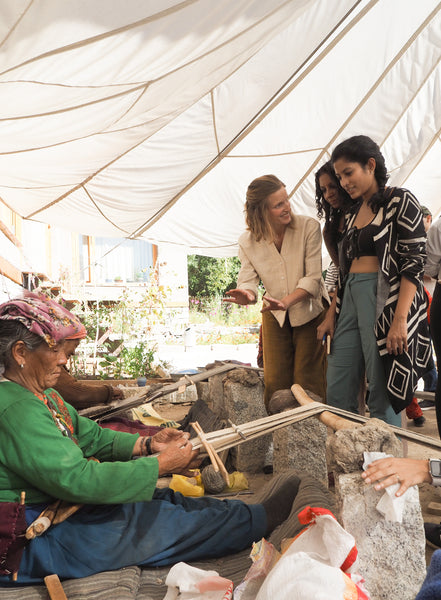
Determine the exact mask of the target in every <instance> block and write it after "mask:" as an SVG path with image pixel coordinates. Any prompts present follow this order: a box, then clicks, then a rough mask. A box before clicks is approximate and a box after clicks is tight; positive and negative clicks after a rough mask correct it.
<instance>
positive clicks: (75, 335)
mask: <svg viewBox="0 0 441 600" xmlns="http://www.w3.org/2000/svg"><path fill="white" fill-rule="evenodd" d="M0 320H6V321H19V322H20V323H22V324H23V325H24V326H25V327H26V329H28V330H29V331H31V332H32V333H35V334H36V335H39V336H40V337H42V338H43V339H44V341H45V342H46V344H47V345H48V346H49V347H51V348H53V347H54V346H56V345H57V344H58V343H59V342H61V340H64V339H67V338H68V339H81V338H84V337H86V329H85V327H84V325H83V324H82V323H81V322H80V321H79V319H78V318H77V317H76V316H75V315H73V314H72V313H71V312H69V311H68V310H67V309H66V308H64V307H63V306H61V305H60V304H58V302H55V301H54V300H51V299H50V298H48V297H47V296H44V295H42V294H41V295H40V294H33V293H31V292H27V293H26V294H25V296H24V298H16V299H15V300H8V302H4V303H3V304H0Z"/></svg>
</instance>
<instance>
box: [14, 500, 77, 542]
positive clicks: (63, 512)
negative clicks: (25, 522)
mask: <svg viewBox="0 0 441 600" xmlns="http://www.w3.org/2000/svg"><path fill="white" fill-rule="evenodd" d="M82 506H83V505H82V504H71V503H70V502H64V501H61V500H57V501H56V502H54V503H52V504H51V505H50V506H48V507H47V508H45V509H44V510H43V512H41V513H40V514H39V516H38V517H37V518H36V519H35V521H33V522H32V523H31V524H30V525H29V527H28V528H27V529H26V533H25V536H26V539H28V540H33V539H34V538H35V537H38V536H39V535H41V534H42V533H44V532H45V531H46V530H47V529H49V527H50V526H51V525H57V524H58V523H62V522H63V521H65V520H66V519H68V518H69V517H70V516H71V515H73V514H74V513H76V512H77V510H79V509H80V508H81V507H82Z"/></svg>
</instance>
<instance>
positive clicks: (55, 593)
mask: <svg viewBox="0 0 441 600" xmlns="http://www.w3.org/2000/svg"><path fill="white" fill-rule="evenodd" d="M44 583H45V585H46V588H47V591H48V594H49V598H50V600H67V596H66V594H65V593H64V590H63V586H62V585H61V581H60V578H59V577H58V575H46V577H45V578H44Z"/></svg>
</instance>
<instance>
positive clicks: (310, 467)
mask: <svg viewBox="0 0 441 600" xmlns="http://www.w3.org/2000/svg"><path fill="white" fill-rule="evenodd" d="M326 437H327V428H326V426H325V425H323V423H321V422H320V421H319V420H318V419H316V418H315V417H310V418H309V419H305V420H303V421H300V422H299V423H294V424H292V425H288V426H287V427H282V428H281V429H277V430H276V431H274V433H273V443H274V454H273V469H274V473H282V472H283V471H287V470H288V469H295V470H296V471H301V472H305V473H309V474H310V475H313V476H314V478H315V479H318V480H319V481H320V482H321V483H322V484H323V485H325V487H328V468H327V465H326V453H325V447H326Z"/></svg>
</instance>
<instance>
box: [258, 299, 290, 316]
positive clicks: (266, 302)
mask: <svg viewBox="0 0 441 600" xmlns="http://www.w3.org/2000/svg"><path fill="white" fill-rule="evenodd" d="M287 308H288V307H287V306H286V304H285V303H284V302H283V300H277V299H276V298H272V297H271V296H264V298H263V305H262V310H261V311H260V312H263V313H264V312H267V311H268V310H287Z"/></svg>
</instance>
